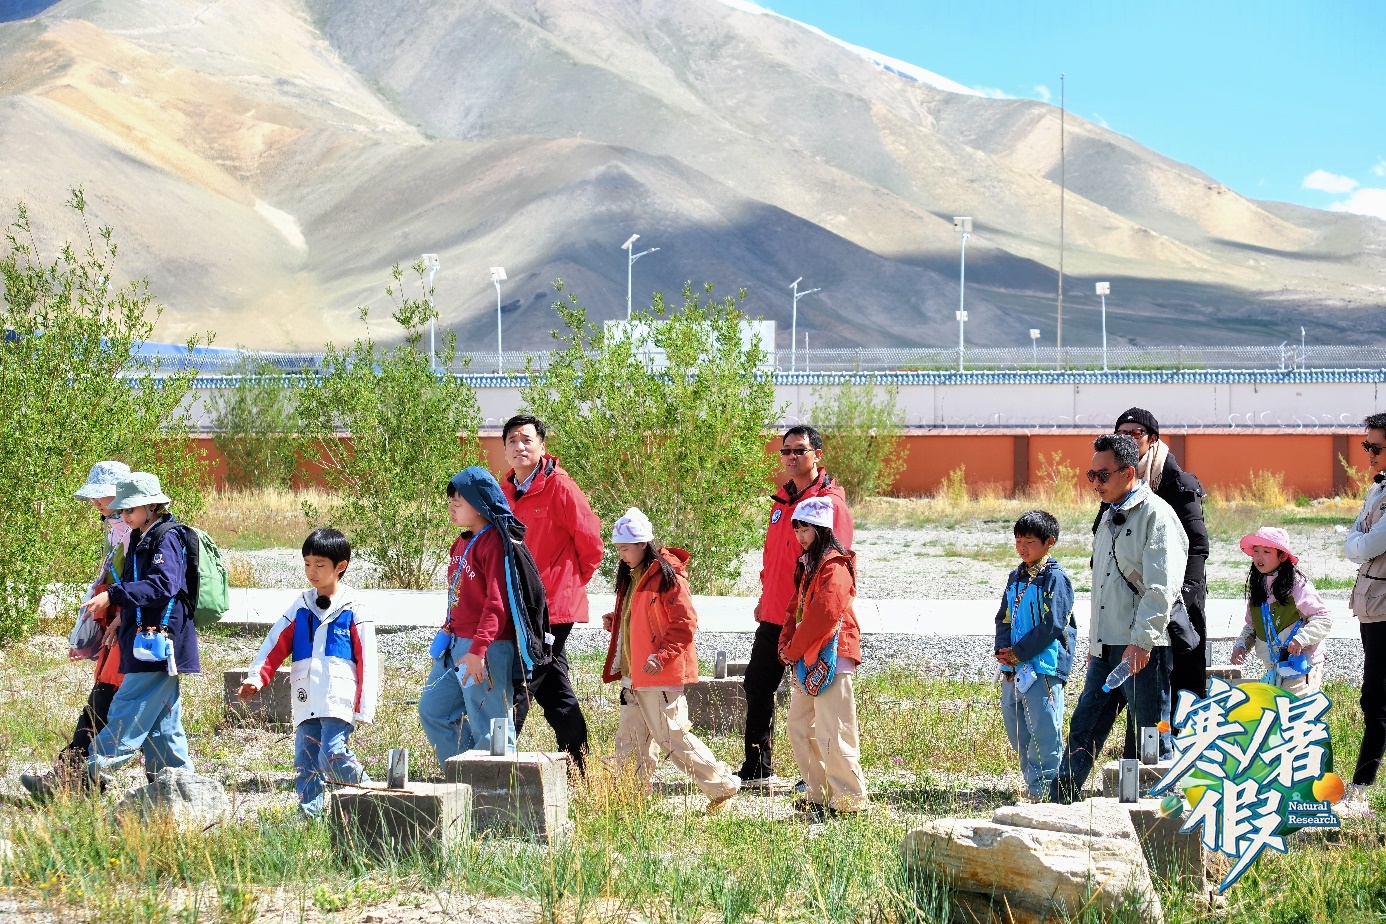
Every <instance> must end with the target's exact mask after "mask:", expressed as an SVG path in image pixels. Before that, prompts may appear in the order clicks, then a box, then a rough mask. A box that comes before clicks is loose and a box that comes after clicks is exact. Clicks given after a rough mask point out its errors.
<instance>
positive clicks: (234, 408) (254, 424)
mask: <svg viewBox="0 0 1386 924" xmlns="http://www.w3.org/2000/svg"><path fill="white" fill-rule="evenodd" d="M231 373H232V375H235V376H237V381H236V384H235V385H234V386H232V387H231V388H225V389H220V390H218V391H216V392H215V393H214V394H213V395H212V397H211V399H210V400H209V402H208V405H209V410H210V411H211V415H212V426H213V427H214V428H215V431H216V432H215V434H214V436H213V437H212V442H213V443H214V444H215V445H216V447H217V449H219V450H220V451H221V454H222V455H223V456H225V457H226V483H227V485H228V486H229V487H231V488H234V489H237V490H245V489H247V488H290V487H292V486H293V480H294V469H295V468H296V466H297V464H298V454H297V441H296V439H295V435H294V430H295V419H294V405H293V398H292V392H291V391H290V390H289V388H287V387H286V383H285V381H284V376H283V375H282V374H281V373H279V371H278V370H277V369H276V368H275V367H274V366H273V365H272V364H271V363H269V362H267V361H266V360H264V359H260V358H258V357H255V356H252V355H248V356H245V357H244V358H242V359H241V360H240V361H239V362H238V363H237V364H236V366H235V367H234V368H233V369H232V370H231Z"/></svg>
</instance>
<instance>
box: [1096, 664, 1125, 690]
mask: <svg viewBox="0 0 1386 924" xmlns="http://www.w3.org/2000/svg"><path fill="white" fill-rule="evenodd" d="M1130 676H1131V662H1130V661H1128V660H1126V659H1125V658H1122V659H1121V663H1120V664H1118V665H1117V666H1116V667H1115V668H1113V669H1112V672H1111V673H1110V674H1108V675H1107V679H1106V681H1105V682H1103V684H1102V692H1103V693H1110V692H1112V691H1113V690H1115V689H1116V688H1117V687H1119V686H1121V685H1122V684H1123V683H1125V682H1126V681H1127V680H1128V679H1129V678H1130Z"/></svg>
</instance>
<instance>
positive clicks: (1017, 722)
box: [996, 510, 1078, 801]
mask: <svg viewBox="0 0 1386 924" xmlns="http://www.w3.org/2000/svg"><path fill="white" fill-rule="evenodd" d="M1013 533H1014V535H1015V551H1016V554H1017V555H1019V556H1020V565H1019V566H1018V567H1017V568H1016V569H1015V570H1014V571H1012V572H1011V575H1010V577H1009V578H1008V579H1007V581H1006V590H1005V591H1004V592H1003V593H1002V595H1001V608H1000V609H999V610H997V612H996V660H997V661H998V662H999V663H1000V665H1001V677H1002V684H1001V718H1002V721H1003V722H1004V724H1005V726H1006V739H1007V740H1008V741H1010V743H1011V747H1012V748H1013V749H1014V750H1015V752H1016V754H1017V755H1019V757H1020V769H1021V774H1022V775H1023V776H1024V778H1025V788H1026V789H1027V790H1028V791H1029V793H1030V797H1031V798H1032V799H1035V800H1036V801H1041V800H1043V799H1045V798H1047V797H1048V796H1049V795H1050V788H1051V787H1052V785H1053V783H1054V779H1055V777H1057V776H1058V774H1059V761H1060V760H1061V759H1062V757H1063V749H1064V737H1063V726H1064V686H1065V684H1066V683H1067V682H1068V675H1069V671H1070V670H1071V669H1072V667H1073V652H1074V649H1075V648H1076V647H1077V644H1078V626H1077V623H1075V622H1074V620H1073V584H1072V583H1071V582H1070V581H1069V578H1068V574H1067V572H1065V571H1064V569H1063V566H1062V565H1060V564H1059V563H1058V561H1056V560H1055V559H1054V558H1053V556H1051V555H1050V554H1049V553H1050V552H1051V551H1052V550H1053V548H1054V544H1055V543H1056V542H1058V541H1059V521H1058V520H1056V519H1055V518H1054V516H1053V515H1052V514H1050V513H1048V512H1046V511H1044V510H1031V511H1029V512H1028V513H1025V514H1023V515H1022V516H1021V517H1020V519H1018V520H1016V521H1015V527H1014V529H1013Z"/></svg>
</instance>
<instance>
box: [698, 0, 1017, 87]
mask: <svg viewBox="0 0 1386 924" xmlns="http://www.w3.org/2000/svg"><path fill="white" fill-rule="evenodd" d="M722 2H723V3H725V4H726V5H727V6H729V7H731V8H732V9H734V10H740V11H741V12H743V13H750V14H751V15H753V16H774V17H776V18H777V19H783V20H784V21H785V22H792V23H793V24H794V25H796V26H798V27H800V28H801V29H807V30H808V31H810V32H812V33H814V34H815V35H817V36H820V37H821V38H825V39H827V40H828V41H830V42H832V43H833V44H834V45H837V46H839V47H840V48H845V49H846V50H847V51H850V52H851V53H852V54H854V55H857V56H858V57H861V58H865V59H866V60H868V61H870V62H871V63H872V64H874V65H876V66H877V67H879V68H880V69H881V70H883V71H889V72H890V73H892V74H894V75H895V76H897V77H903V78H905V79H906V80H913V81H914V82H915V83H922V84H927V85H928V86H931V87H933V88H935V89H937V90H946V91H947V92H949V93H962V94H964V95H966V96H996V95H1004V94H999V93H993V92H983V91H981V90H974V89H973V88H972V87H968V86H964V85H963V84H960V83H958V82H957V81H956V80H949V79H948V78H947V77H944V76H942V75H941V74H935V73H934V72H933V71H930V70H925V69H924V68H922V67H920V66H918V65H916V64H910V63H909V62H908V61H901V60H900V59H899V58H892V57H890V56H889V55H883V54H880V53H878V52H875V51H872V50H871V49H870V48H863V47H861V46H860V45H853V44H852V43H851V42H845V41H843V40H842V39H840V38H837V37H835V36H832V35H829V34H828V33H826V32H824V31H823V30H822V29H819V28H818V27H817V26H810V25H809V24H808V23H805V22H800V21H799V20H797V19H791V18H790V17H788V16H785V15H784V14H783V13H776V12H775V11H774V10H768V9H766V8H765V7H763V6H760V5H758V4H755V3H752V2H751V0H722Z"/></svg>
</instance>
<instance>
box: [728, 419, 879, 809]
mask: <svg viewBox="0 0 1386 924" xmlns="http://www.w3.org/2000/svg"><path fill="white" fill-rule="evenodd" d="M822 459H823V435H822V434H821V433H819V432H818V431H817V430H815V429H814V428H813V427H807V426H797V427H790V428H789V429H788V430H786V431H785V434H784V439H783V440H782V441H781V443H780V463H781V464H782V465H783V466H784V473H785V475H786V476H788V480H787V481H786V482H785V483H784V486H783V487H782V488H781V489H780V490H779V491H778V492H776V493H775V495H774V497H773V503H772V504H771V507H770V523H769V526H768V527H767V529H766V531H765V549H764V553H763V555H762V559H761V569H760V586H761V591H760V602H759V603H757V604H756V622H757V625H756V635H755V641H754V642H752V644H751V660H750V663H748V664H747V665H746V678H745V680H744V681H743V685H744V687H745V689H746V760H745V762H744V763H743V764H742V765H741V770H740V771H738V773H737V776H739V777H740V778H741V782H742V785H743V786H747V787H751V788H755V787H766V786H772V785H774V782H775V779H776V778H775V770H774V766H773V764H772V762H771V758H772V757H773V748H774V740H775V691H776V690H777V689H779V686H780V682H781V681H782V680H784V665H783V664H781V663H780V655H779V644H780V628H781V627H782V626H783V625H784V621H785V618H786V617H787V616H788V612H789V608H790V606H791V605H792V604H793V603H794V596H795V593H796V588H795V586H794V564H795V562H797V561H798V560H799V556H800V555H801V554H802V553H803V549H802V548H800V546H799V540H798V539H796V538H795V536H794V527H793V525H792V524H791V522H790V521H791V519H792V517H793V515H794V508H795V507H797V506H799V504H800V503H801V502H803V501H805V500H807V499H808V498H810V497H830V498H832V500H833V533H834V535H836V536H837V538H838V541H839V542H841V543H842V544H843V546H845V547H846V548H848V549H851V547H852V513H851V511H850V510H848V509H847V495H846V493H845V492H844V491H843V490H842V486H841V485H839V484H838V483H837V482H836V481H834V480H833V477H832V476H831V475H829V474H828V473H827V471H825V470H824V469H823V468H822V466H821V465H820V463H821V461H822Z"/></svg>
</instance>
